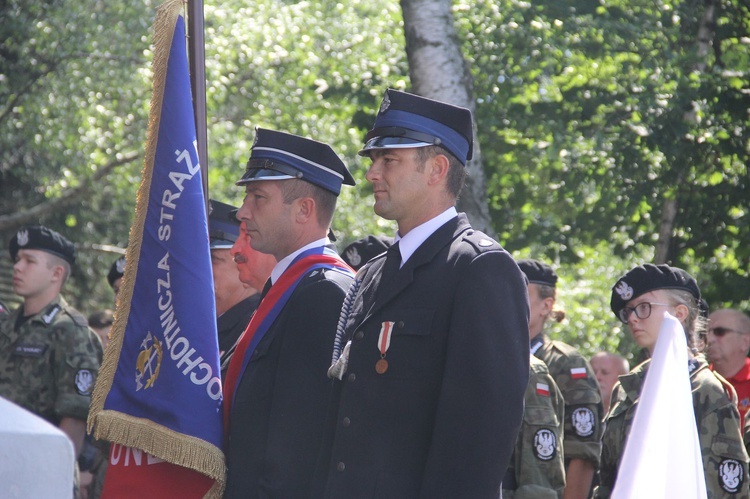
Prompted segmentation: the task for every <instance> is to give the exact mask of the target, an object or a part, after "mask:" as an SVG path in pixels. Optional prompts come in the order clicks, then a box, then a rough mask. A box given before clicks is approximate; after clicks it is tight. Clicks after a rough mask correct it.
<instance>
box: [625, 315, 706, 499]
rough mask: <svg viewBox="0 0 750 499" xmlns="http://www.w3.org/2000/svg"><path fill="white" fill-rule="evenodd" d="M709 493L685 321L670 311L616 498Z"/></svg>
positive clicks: (685, 498) (699, 497)
mask: <svg viewBox="0 0 750 499" xmlns="http://www.w3.org/2000/svg"><path fill="white" fill-rule="evenodd" d="M666 497H679V498H681V499H705V498H706V479H705V477H704V474H703V460H702V458H701V449H700V442H699V440H698V429H697V425H696V422H695V414H694V412H693V397H692V394H691V389H690V373H689V371H688V355H687V341H686V339H685V332H684V330H683V328H682V324H680V322H679V321H678V320H677V319H675V318H674V317H673V316H672V315H670V314H669V313H667V312H665V313H664V320H663V321H662V323H661V328H660V329H659V337H658V339H657V341H656V347H655V348H654V355H653V358H652V360H651V365H650V366H649V369H648V374H647V375H646V380H645V382H644V384H643V389H642V390H641V394H640V399H639V402H638V406H637V407H636V411H635V418H634V420H633V424H632V426H631V428H630V434H629V435H628V440H627V443H626V444H625V452H624V453H623V456H622V461H620V467H619V470H618V473H617V482H616V483H615V488H614V490H613V491H612V499H646V498H659V499H663V498H666Z"/></svg>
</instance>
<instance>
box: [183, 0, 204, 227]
mask: <svg viewBox="0 0 750 499" xmlns="http://www.w3.org/2000/svg"><path fill="white" fill-rule="evenodd" d="M187 5H188V16H187V21H188V31H187V32H188V60H189V64H190V90H191V91H192V94H193V109H194V114H195V134H196V139H197V141H198V160H199V161H200V164H201V175H202V176H203V195H204V197H205V199H206V213H207V214H208V132H207V122H208V119H207V115H206V44H205V37H204V28H203V0H187Z"/></svg>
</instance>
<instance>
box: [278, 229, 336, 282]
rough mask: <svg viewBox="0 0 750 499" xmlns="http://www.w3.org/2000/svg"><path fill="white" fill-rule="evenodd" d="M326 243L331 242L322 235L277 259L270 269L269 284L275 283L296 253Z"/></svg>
mask: <svg viewBox="0 0 750 499" xmlns="http://www.w3.org/2000/svg"><path fill="white" fill-rule="evenodd" d="M328 244H331V241H330V240H329V239H328V238H327V237H324V238H322V239H318V240H317V241H313V242H311V243H309V244H306V245H305V246H302V247H301V248H300V249H298V250H297V251H295V252H294V253H291V254H289V255H287V256H285V257H284V258H282V259H281V260H279V262H278V263H277V264H276V266H275V267H274V268H273V270H272V271H271V284H273V283H275V282H276V281H277V280H278V279H279V277H281V274H283V273H284V271H285V270H286V269H287V267H289V265H291V263H292V262H293V261H294V259H295V258H297V255H299V254H300V253H302V252H303V251H307V250H309V249H312V248H318V247H320V246H326V245H328Z"/></svg>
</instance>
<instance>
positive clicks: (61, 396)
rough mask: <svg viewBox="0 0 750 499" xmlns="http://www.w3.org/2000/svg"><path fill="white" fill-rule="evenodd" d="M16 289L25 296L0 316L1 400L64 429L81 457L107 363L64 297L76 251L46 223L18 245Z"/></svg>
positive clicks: (13, 252)
mask: <svg viewBox="0 0 750 499" xmlns="http://www.w3.org/2000/svg"><path fill="white" fill-rule="evenodd" d="M10 256H11V258H12V259H13V261H14V262H15V264H14V266H13V291H14V292H15V293H16V294H18V295H19V296H21V297H22V298H23V299H24V302H23V304H22V305H20V306H19V307H18V308H17V309H16V310H14V311H13V312H12V313H11V314H10V315H8V316H6V317H3V318H1V319H0V396H3V397H5V398H7V399H8V400H11V401H13V402H15V403H16V404H18V405H20V406H21V407H23V408H25V409H27V410H29V411H31V412H33V413H35V414H37V415H39V416H41V417H42V418H44V419H46V420H47V421H49V422H50V423H52V424H54V425H56V426H58V427H59V428H60V429H61V430H62V431H64V432H65V433H66V434H67V435H68V436H69V437H70V439H71V441H72V442H73V446H74V448H75V452H76V456H77V455H78V452H79V451H80V449H81V445H82V443H83V437H84V434H85V421H86V417H87V416H88V410H89V403H90V401H91V391H92V389H93V387H94V382H95V381H96V376H97V373H98V370H99V364H100V362H101V358H102V347H101V342H100V341H99V338H98V337H97V336H96V334H95V333H94V332H93V331H91V330H90V329H89V328H88V323H87V321H86V318H85V317H83V316H82V315H81V314H80V313H79V312H77V311H76V310H75V309H74V308H72V307H71V306H70V305H68V303H67V302H66V301H65V300H64V299H63V298H62V297H61V296H60V290H61V289H62V286H63V284H64V282H65V280H66V279H67V277H68V275H69V274H70V266H71V265H72V264H73V263H74V262H75V247H74V246H73V244H72V243H71V242H70V241H68V240H67V239H65V238H64V237H63V236H61V235H60V234H58V233H57V232H55V231H53V230H50V229H48V228H46V227H43V226H31V227H25V228H22V229H21V230H19V231H18V233H17V234H16V235H15V236H14V237H13V238H12V239H11V241H10Z"/></svg>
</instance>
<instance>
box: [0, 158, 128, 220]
mask: <svg viewBox="0 0 750 499" xmlns="http://www.w3.org/2000/svg"><path fill="white" fill-rule="evenodd" d="M141 157H142V154H141V152H140V151H138V152H136V151H131V152H128V153H125V154H123V155H122V157H121V158H119V159H117V160H115V161H112V162H110V163H108V164H106V165H104V166H102V167H101V168H98V169H97V170H96V172H95V173H94V174H93V175H91V176H90V177H87V178H85V179H84V180H83V181H82V182H81V184H80V185H77V186H75V187H71V188H70V189H67V190H65V191H63V193H62V194H61V195H60V196H58V197H56V198H54V199H50V200H48V201H44V202H43V203H40V204H38V205H36V206H32V207H31V208H29V209H27V210H23V211H17V212H15V213H12V214H10V215H0V231H2V230H8V229H13V228H16V227H20V226H22V225H23V224H25V223H29V222H32V221H35V220H38V219H39V218H40V217H42V216H43V215H46V214H48V213H52V212H53V211H55V210H57V209H59V208H60V207H61V206H65V205H66V204H68V203H72V202H75V201H78V200H79V199H81V198H82V197H83V196H85V195H86V194H88V193H89V192H90V191H91V189H92V188H93V186H94V184H95V183H96V181H97V180H100V179H101V178H103V177H104V176H106V175H108V174H109V173H111V172H112V171H113V170H114V169H115V168H117V167H119V166H123V165H126V164H128V163H131V162H133V161H136V160H138V159H140V158H141Z"/></svg>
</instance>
